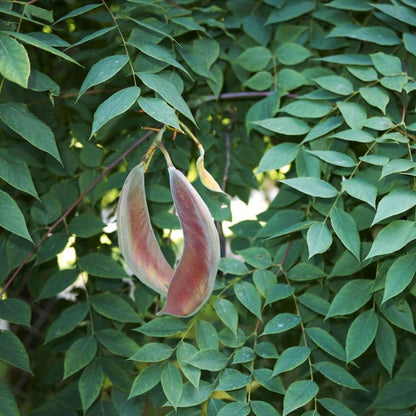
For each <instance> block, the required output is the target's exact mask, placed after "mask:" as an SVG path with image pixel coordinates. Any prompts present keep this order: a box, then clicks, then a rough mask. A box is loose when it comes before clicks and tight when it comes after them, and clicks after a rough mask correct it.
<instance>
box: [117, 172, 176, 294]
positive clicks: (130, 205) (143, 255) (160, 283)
mask: <svg viewBox="0 0 416 416" xmlns="http://www.w3.org/2000/svg"><path fill="white" fill-rule="evenodd" d="M117 233H118V244H119V247H120V251H121V254H122V255H123V257H124V260H125V261H126V263H127V265H128V266H129V267H130V269H131V270H132V272H133V273H134V274H135V275H136V276H137V277H138V278H139V280H141V281H142V282H143V283H144V284H145V285H147V286H149V287H150V288H152V289H153V290H155V291H156V292H158V293H160V294H161V295H165V296H166V293H167V290H168V286H169V283H170V281H171V279H172V276H173V269H172V268H171V267H170V265H169V264H168V262H167V261H166V259H165V256H164V255H163V253H162V251H161V249H160V246H159V244H158V242H157V240H156V237H155V234H154V232H153V229H152V225H151V223H150V217H149V211H148V208H147V203H146V194H145V186H144V167H143V165H142V164H139V165H138V166H136V167H135V168H134V169H133V170H132V171H131V172H130V174H129V175H128V177H127V179H126V181H125V182H124V185H123V189H122V190H121V194H120V199H119V203H118V208H117Z"/></svg>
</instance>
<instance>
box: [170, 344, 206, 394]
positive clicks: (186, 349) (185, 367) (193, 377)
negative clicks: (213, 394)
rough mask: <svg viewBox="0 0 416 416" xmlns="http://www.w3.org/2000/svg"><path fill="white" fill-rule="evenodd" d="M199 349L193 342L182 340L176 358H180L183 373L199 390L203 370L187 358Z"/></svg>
mask: <svg viewBox="0 0 416 416" xmlns="http://www.w3.org/2000/svg"><path fill="white" fill-rule="evenodd" d="M196 352H198V350H197V349H196V347H194V346H193V345H192V344H188V343H187V342H181V343H180V344H179V346H178V349H177V350H176V359H177V360H178V364H179V367H180V368H181V370H182V373H183V375H184V376H185V377H186V378H187V379H188V380H189V381H190V382H191V383H192V385H193V386H194V387H195V388H196V389H197V390H198V389H199V387H200V385H199V383H200V378H201V370H200V369H199V368H196V367H193V366H192V365H190V364H188V363H187V361H186V360H187V359H188V358H189V357H191V356H192V355H194V354H195V353H196Z"/></svg>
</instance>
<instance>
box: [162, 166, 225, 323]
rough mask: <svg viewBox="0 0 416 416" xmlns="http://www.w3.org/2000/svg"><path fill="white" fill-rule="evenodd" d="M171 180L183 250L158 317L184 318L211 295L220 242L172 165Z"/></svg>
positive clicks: (203, 208) (196, 197)
mask: <svg viewBox="0 0 416 416" xmlns="http://www.w3.org/2000/svg"><path fill="white" fill-rule="evenodd" d="M169 178H170V188H171V192H172V196H173V201H174V204H175V208H176V212H177V214H178V217H179V220H180V222H181V226H182V230H183V236H184V248H183V253H182V257H181V259H180V261H179V264H178V265H177V267H176V269H175V272H174V275H173V277H172V280H171V282H170V285H169V290H168V293H167V298H166V304H165V307H164V308H163V309H162V310H161V311H160V312H159V314H170V315H176V316H183V317H184V316H190V315H193V314H195V313H196V312H198V310H199V309H200V308H201V307H202V306H203V305H204V304H205V302H206V301H207V300H208V298H209V296H210V295H211V293H212V290H213V288H214V284H215V277H216V275H217V270H218V264H219V261H220V242H219V237H218V233H217V229H216V228H215V224H214V221H213V219H212V216H211V213H210V211H209V209H208V207H207V206H206V204H205V202H204V201H203V200H202V198H201V197H200V196H199V194H198V193H197V192H196V190H195V189H194V187H193V186H192V185H191V184H190V183H189V181H188V179H186V177H185V176H184V175H183V173H181V172H180V171H179V170H177V169H176V168H175V167H173V166H169Z"/></svg>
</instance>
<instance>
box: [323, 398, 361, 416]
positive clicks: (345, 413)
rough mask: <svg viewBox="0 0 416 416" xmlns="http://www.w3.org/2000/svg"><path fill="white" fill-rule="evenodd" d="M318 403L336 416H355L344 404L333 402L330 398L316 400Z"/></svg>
mask: <svg viewBox="0 0 416 416" xmlns="http://www.w3.org/2000/svg"><path fill="white" fill-rule="evenodd" d="M318 403H319V404H320V405H321V406H323V407H324V408H325V409H326V410H328V411H329V412H331V413H332V414H333V415H336V416H357V415H356V414H355V413H354V412H353V411H352V410H350V409H349V408H348V407H347V406H345V404H343V403H341V402H339V401H338V400H335V399H333V398H331V397H323V398H321V399H318Z"/></svg>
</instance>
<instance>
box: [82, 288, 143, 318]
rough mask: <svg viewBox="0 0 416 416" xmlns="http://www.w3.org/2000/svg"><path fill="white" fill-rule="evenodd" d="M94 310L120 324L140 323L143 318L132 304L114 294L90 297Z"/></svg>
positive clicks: (100, 294)
mask: <svg viewBox="0 0 416 416" xmlns="http://www.w3.org/2000/svg"><path fill="white" fill-rule="evenodd" d="M90 302H91V306H92V307H93V308H94V310H95V311H96V312H97V313H99V314H100V315H102V316H105V317H106V318H108V319H114V320H116V321H120V322H140V321H141V318H140V317H139V316H138V315H137V313H136V312H135V311H134V309H133V308H132V306H131V305H130V303H128V302H127V301H125V300H124V299H123V298H122V297H120V296H118V295H115V294H113V293H99V294H97V295H94V296H91V297H90Z"/></svg>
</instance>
